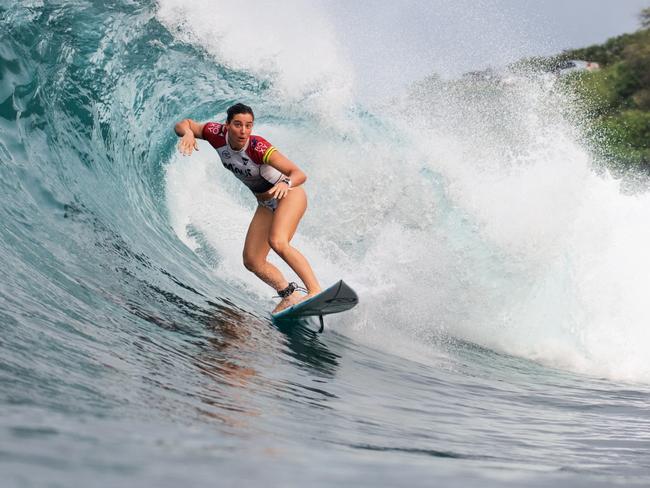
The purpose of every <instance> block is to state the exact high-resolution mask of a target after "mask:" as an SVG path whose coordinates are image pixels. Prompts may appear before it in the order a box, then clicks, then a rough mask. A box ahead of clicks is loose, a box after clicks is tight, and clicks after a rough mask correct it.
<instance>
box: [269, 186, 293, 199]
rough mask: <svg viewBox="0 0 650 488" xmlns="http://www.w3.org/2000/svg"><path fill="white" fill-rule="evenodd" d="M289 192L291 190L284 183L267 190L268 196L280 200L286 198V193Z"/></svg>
mask: <svg viewBox="0 0 650 488" xmlns="http://www.w3.org/2000/svg"><path fill="white" fill-rule="evenodd" d="M290 190H291V188H290V187H289V184H288V183H285V182H284V181H281V182H280V183H278V184H277V185H275V186H274V187H273V188H271V189H270V190H269V194H270V195H271V196H272V197H273V198H277V199H278V200H282V199H283V198H284V197H286V196H287V193H289V191H290Z"/></svg>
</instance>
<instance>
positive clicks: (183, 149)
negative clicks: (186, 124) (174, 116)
mask: <svg viewBox="0 0 650 488" xmlns="http://www.w3.org/2000/svg"><path fill="white" fill-rule="evenodd" d="M178 150H179V151H180V153H181V154H182V155H183V156H191V155H192V151H194V150H196V151H198V150H199V144H198V142H196V138H195V137H194V133H192V132H191V131H187V132H186V133H185V135H184V136H183V137H181V140H180V141H179V143H178Z"/></svg>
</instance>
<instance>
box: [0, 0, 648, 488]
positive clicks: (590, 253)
mask: <svg viewBox="0 0 650 488" xmlns="http://www.w3.org/2000/svg"><path fill="white" fill-rule="evenodd" d="M323 5H324V4H323V3H320V2H315V3H314V4H313V5H311V6H310V5H309V4H307V3H301V2H289V3H287V4H286V5H285V4H282V5H271V4H264V3H261V2H254V3H253V4H249V3H243V4H241V5H235V4H233V3H232V2H222V1H214V2H196V3H194V4H191V5H190V4H187V2H181V1H174V0H160V1H158V2H153V1H137V2H136V1H127V0H123V1H116V2H95V1H85V0H78V1H73V2H58V1H47V2H43V1H36V0H34V1H21V2H14V1H11V0H9V1H4V2H2V3H0V188H1V189H0V200H1V201H0V479H1V481H0V485H1V486H2V487H40V486H48V487H71V486H93V487H104V486H156V487H178V486H270V487H284V486H314V487H330V486H372V487H378V486H458V487H471V486H481V487H485V486H589V487H593V486H613V485H625V486H635V485H638V486H648V485H649V484H650V359H649V357H650V355H649V352H650V308H649V307H648V299H647V297H648V290H650V253H649V252H648V250H649V249H650V226H649V225H648V222H649V217H650V193H648V192H647V191H646V190H645V189H644V188H643V186H639V185H636V186H635V188H634V189H633V190H630V188H629V187H628V186H626V185H625V184H623V183H622V182H621V181H619V180H617V179H616V178H614V177H613V176H611V175H610V174H609V173H608V172H607V171H605V170H604V169H603V165H602V164H601V163H602V162H601V161H598V158H597V156H595V155H594V154H593V151H592V150H591V148H590V147H589V145H588V143H586V142H585V140H586V139H585V138H584V136H583V131H582V129H581V127H582V126H581V122H580V117H579V116H577V115H576V113H577V112H576V111H574V110H572V109H571V107H572V103H573V101H572V100H571V97H570V96H569V95H567V94H565V93H562V92H561V91H560V90H557V89H556V86H555V85H556V84H555V82H554V80H552V79H547V78H544V77H541V78H540V77H523V76H522V77H517V76H515V75H513V76H511V77H510V78H507V79H505V80H504V81H503V82H499V83H493V84H487V85H486V84H481V83H478V82H477V83H474V84H473V83H471V82H470V81H467V80H466V82H464V83H455V84H454V83H447V82H444V81H441V80H440V79H439V78H436V77H431V78H428V79H425V80H422V81H421V82H418V83H415V84H414V85H413V86H411V87H409V88H407V89H403V90H397V89H396V90H395V93H394V95H393V96H391V97H389V98H388V99H386V100H385V101H383V102H375V103H365V102H362V101H361V99H360V97H359V94H358V92H357V91H356V90H355V88H354V87H355V76H356V75H355V73H354V72H353V69H352V68H351V66H350V63H349V62H348V61H347V60H346V59H347V58H346V56H345V55H344V51H342V49H341V47H340V44H341V43H340V41H339V40H338V39H337V32H336V29H332V27H331V24H332V19H330V18H328V17H327V15H326V14H325V12H326V10H327V9H326V8H325V7H324V6H323ZM252 7H254V8H252ZM305 17H309V18H310V22H309V23H306V22H301V19H304V18H305ZM224 18H229V19H246V20H245V21H244V20H242V21H241V22H238V23H235V22H224V21H223V20H224ZM259 19H264V21H263V22H262V21H260V20H259ZM342 53H343V54H342ZM378 63H385V64H386V67H387V69H388V67H389V63H390V59H384V60H378ZM366 75H367V76H372V74H371V73H368V74H366ZM236 101H243V102H245V103H248V104H249V105H252V106H253V107H254V109H255V111H256V116H257V118H256V127H255V131H256V132H257V133H259V134H262V135H264V136H265V137H266V138H267V139H269V140H270V141H271V142H272V143H273V144H275V145H276V146H277V147H278V148H279V149H280V150H281V151H282V152H283V153H284V154H286V155H288V156H289V157H290V158H291V159H292V160H294V161H295V162H296V163H298V164H299V165H300V166H301V167H302V168H303V169H304V170H305V172H306V173H307V174H308V177H309V181H308V182H307V184H306V189H307V192H308V195H309V198H310V203H309V205H310V207H309V210H308V212H307V214H306V216H305V218H304V219H303V221H302V223H301V226H300V228H299V230H298V234H297V236H296V238H295V240H294V243H295V245H296V247H298V248H299V249H300V250H301V251H303V253H304V254H305V255H307V256H308V258H309V259H310V261H311V262H312V264H313V266H314V268H315V270H316V272H317V274H318V276H319V278H320V280H321V282H322V283H323V284H324V285H328V284H330V283H333V282H334V281H335V280H337V279H339V278H343V279H345V280H346V282H348V283H349V284H350V285H351V286H353V287H354V288H355V289H356V290H357V292H358V293H359V296H360V299H361V302H360V304H359V306H358V307H357V308H356V309H354V310H353V311H351V312H349V313H345V314H340V315H337V316H332V317H327V318H326V328H325V332H324V333H323V334H321V335H318V334H316V333H314V330H315V329H316V328H317V325H316V324H315V323H303V324H293V325H284V326H278V325H274V324H273V323H272V322H271V320H270V316H269V311H270V310H271V309H272V308H273V306H274V300H273V298H272V296H273V295H274V293H273V290H270V289H268V288H267V287H266V286H265V285H264V284H263V283H261V282H259V281H258V280H257V279H256V278H255V277H254V276H253V275H251V274H250V273H249V272H248V271H246V270H245V269H244V267H243V265H242V262H241V250H242V244H243V239H244V235H245V232H246V228H247V225H248V222H249V220H250V217H251V215H252V213H253V211H254V209H255V202H254V201H253V199H252V197H251V195H250V194H249V193H248V191H247V190H246V189H245V188H243V187H242V186H241V185H240V183H239V182H238V181H237V180H236V179H235V178H233V177H232V175H231V174H229V173H228V172H227V171H225V170H224V169H223V167H222V166H221V164H220V162H219V161H218V159H217V156H216V153H215V152H214V151H213V150H212V149H211V148H210V147H209V146H208V145H207V144H204V143H201V146H200V150H199V151H198V152H197V153H195V154H194V155H192V156H191V157H189V158H187V157H182V156H181V155H179V154H178V152H177V150H176V143H177V139H176V137H175V135H174V133H173V125H174V123H175V122H176V121H178V120H180V119H182V118H184V117H191V118H194V119H196V120H223V118H224V111H225V109H226V108H227V107H228V106H229V105H231V104H232V103H234V102H236ZM274 262H278V261H277V260H275V261H274ZM278 264H279V265H281V263H278ZM283 269H285V270H286V267H284V268H283ZM287 273H288V271H287ZM288 274H289V273H288ZM289 275H290V274H289Z"/></svg>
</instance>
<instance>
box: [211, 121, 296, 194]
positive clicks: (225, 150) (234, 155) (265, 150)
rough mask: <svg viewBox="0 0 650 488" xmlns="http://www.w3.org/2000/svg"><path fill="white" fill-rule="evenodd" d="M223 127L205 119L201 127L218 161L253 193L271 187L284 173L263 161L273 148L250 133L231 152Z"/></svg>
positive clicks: (261, 138)
mask: <svg viewBox="0 0 650 488" xmlns="http://www.w3.org/2000/svg"><path fill="white" fill-rule="evenodd" d="M227 133H228V131H227V130H226V126H225V125H223V124H219V123H218V122H207V123H206V124H205V125H204V126H203V139H205V140H206V141H208V142H209V143H210V144H211V145H212V147H214V148H215V149H216V150H217V153H219V157H220V158H221V162H222V163H223V165H224V167H225V168H226V169H229V170H230V171H232V172H233V173H234V175H235V176H236V177H237V178H239V179H240V180H241V181H242V182H243V183H244V184H245V185H246V186H247V187H248V188H250V189H251V191H252V192H253V193H264V192H265V191H267V190H270V189H271V188H273V187H274V186H275V184H276V183H277V182H278V181H280V179H282V177H283V176H284V175H283V174H282V173H281V172H280V171H278V170H277V169H275V168H274V167H273V166H271V165H269V164H267V162H268V160H269V156H270V155H271V154H272V153H273V151H275V150H276V149H275V147H273V146H272V145H271V143H270V142H268V141H267V140H266V139H264V138H263V137H260V136H254V135H251V136H250V137H249V138H248V141H247V142H246V145H245V146H244V147H243V148H242V149H241V150H239V151H235V150H234V149H233V148H231V147H230V144H228V139H227V137H226V134H227Z"/></svg>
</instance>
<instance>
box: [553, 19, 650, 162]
mask: <svg viewBox="0 0 650 488" xmlns="http://www.w3.org/2000/svg"><path fill="white" fill-rule="evenodd" d="M641 19H642V28H641V29H640V30H638V31H637V32H635V33H632V34H623V35H621V36H618V37H614V38H612V39H609V40H608V41H607V42H605V43H604V44H600V45H594V46H589V47H585V48H582V49H573V50H570V51H566V52H564V53H562V55H560V56H557V57H555V58H552V59H548V60H546V61H547V62H548V63H550V64H553V63H559V62H560V61H562V60H567V59H581V60H588V61H595V62H598V63H600V66H601V69H600V70H598V71H581V72H575V73H571V74H569V75H566V76H565V77H564V82H565V83H566V85H567V87H568V88H570V89H571V90H572V91H573V92H574V93H576V94H577V96H578V100H579V101H580V102H581V103H580V105H581V106H582V107H583V108H584V110H585V111H586V114H587V115H588V117H587V118H588V120H589V121H590V122H589V129H591V130H590V133H591V134H592V138H593V142H594V143H595V144H596V147H597V149H598V150H599V152H600V153H601V154H602V156H604V157H605V158H606V159H607V160H608V161H609V162H610V163H612V164H614V165H621V166H623V167H625V168H632V167H637V168H639V169H644V170H646V171H648V170H650V28H649V27H650V8H649V9H645V10H644V11H643V13H642V14H641Z"/></svg>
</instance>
